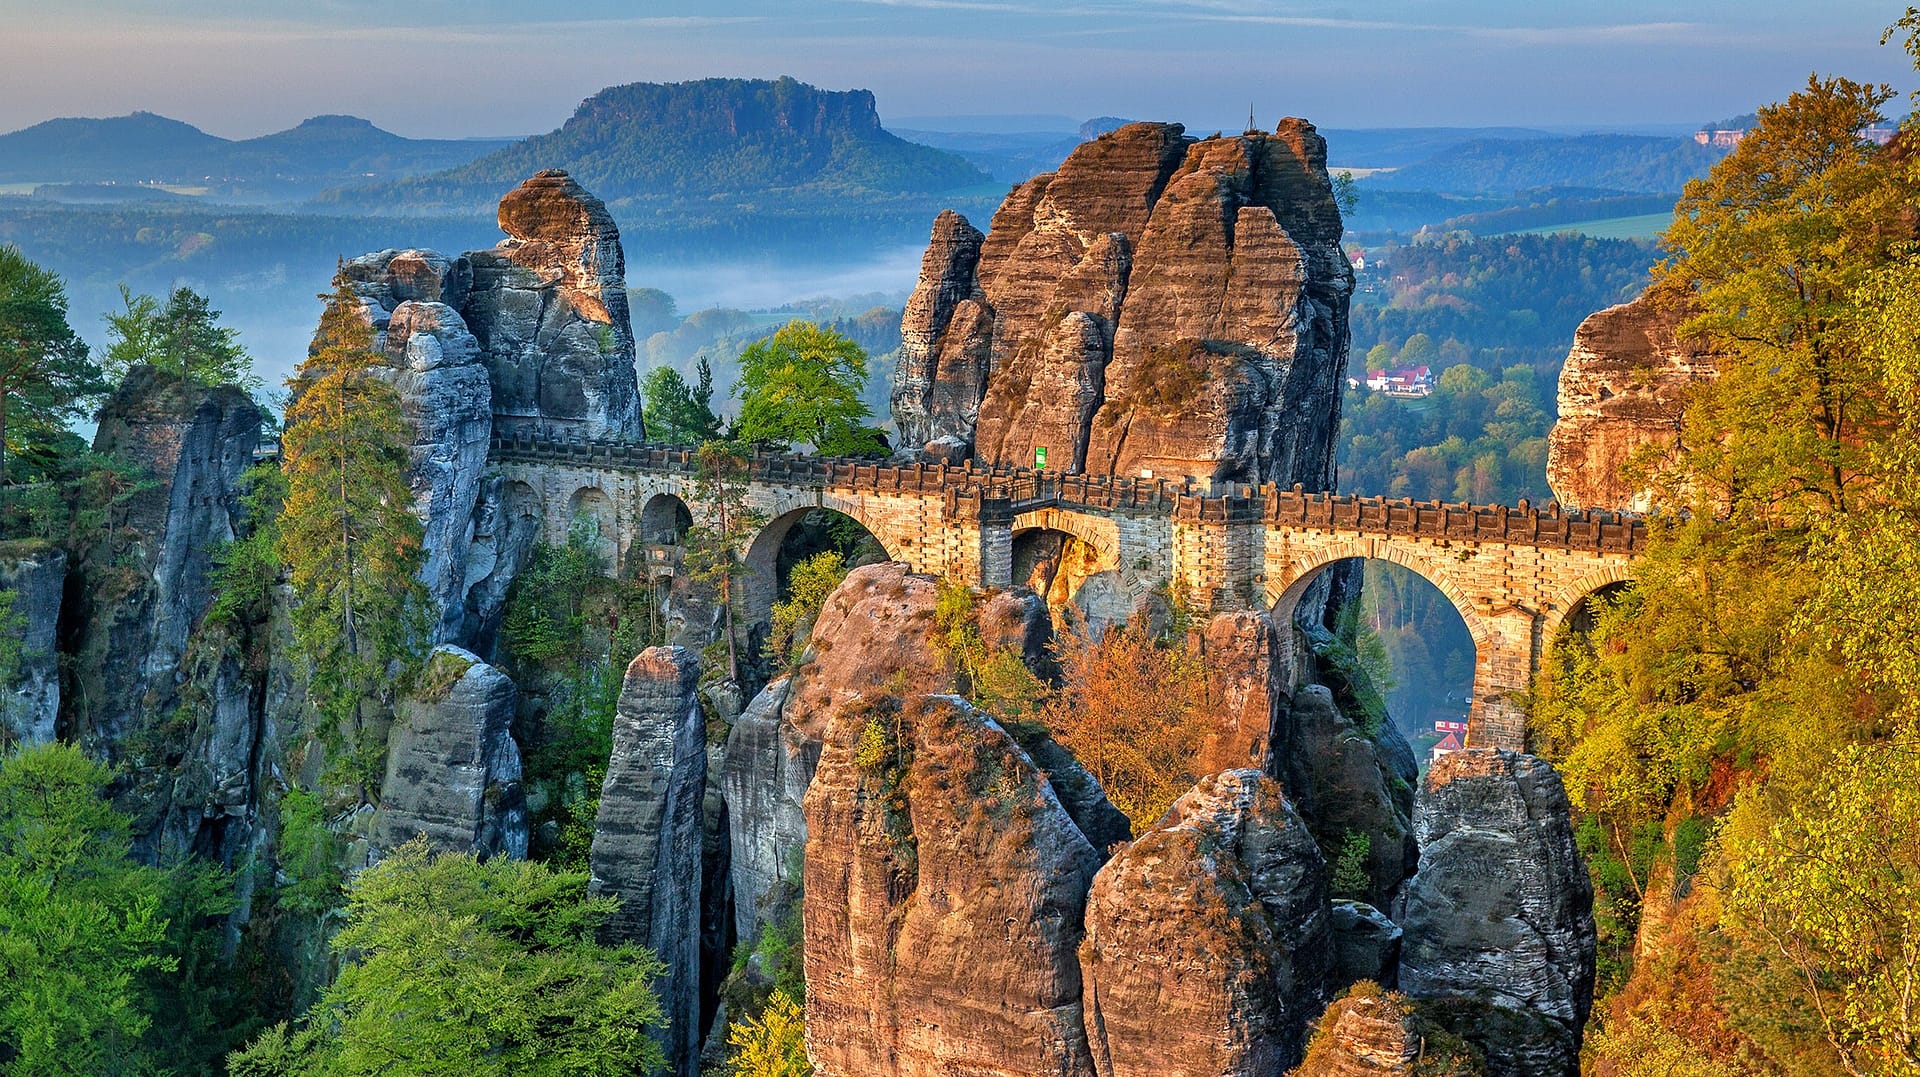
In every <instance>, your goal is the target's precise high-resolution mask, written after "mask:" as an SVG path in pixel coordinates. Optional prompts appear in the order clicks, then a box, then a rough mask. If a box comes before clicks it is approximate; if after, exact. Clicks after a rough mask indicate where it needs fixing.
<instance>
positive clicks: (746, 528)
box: [686, 441, 767, 683]
mask: <svg viewBox="0 0 1920 1077" xmlns="http://www.w3.org/2000/svg"><path fill="white" fill-rule="evenodd" d="M698 461H699V463H698V470H697V471H696V472H695V474H694V480H693V490H692V494H693V502H694V504H695V505H696V506H697V507H698V511H697V512H696V513H695V514H694V518H695V520H696V522H695V523H694V525H693V526H692V527H691V528H689V529H688V531H687V538H686V549H687V555H686V570H687V575H688V577H689V578H690V579H692V580H693V581H694V582H696V583H698V584H701V585H703V586H705V587H708V588H711V589H712V591H713V592H714V593H715V594H716V595H717V596H718V598H719V600H720V634H721V636H722V637H723V641H722V642H724V643H725V645H726V647H725V650H726V656H727V678H728V679H729V680H732V681H733V682H735V683H739V681H740V640H739V634H738V632H737V626H736V624H735V617H734V614H735V611H736V608H737V607H738V605H739V603H740V602H741V600H742V599H743V598H744V597H745V595H744V593H743V590H742V588H741V583H742V578H743V576H744V574H745V571H746V553H747V545H748V544H749V543H751V542H752V541H753V537H754V535H756V534H758V533H759V531H760V529H761V528H762V527H764V526H765V525H766V522H767V517H766V514H765V513H763V512H758V511H756V510H754V509H750V508H748V507H747V482H748V479H749V477H750V466H749V461H748V459H747V457H746V455H745V454H744V452H743V451H742V450H741V449H740V448H739V447H738V446H735V445H731V444H728V443H726V442H721V441H709V442H706V443H705V444H703V445H701V446H700V451H699V455H698Z"/></svg>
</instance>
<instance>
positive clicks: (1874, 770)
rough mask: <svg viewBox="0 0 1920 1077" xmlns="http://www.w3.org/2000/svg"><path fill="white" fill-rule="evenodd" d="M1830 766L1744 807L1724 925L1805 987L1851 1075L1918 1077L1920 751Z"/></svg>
mask: <svg viewBox="0 0 1920 1077" xmlns="http://www.w3.org/2000/svg"><path fill="white" fill-rule="evenodd" d="M1821 762H1822V763H1823V764H1824V765H1821V766H1818V767H1817V768H1815V769H1814V771H1813V773H1812V774H1811V775H1810V776H1809V780H1808V781H1807V783H1806V785H1805V786H1804V787H1800V788H1794V789H1793V790H1792V793H1793V796H1792V799H1791V800H1790V801H1788V800H1786V799H1785V798H1783V797H1782V796H1781V793H1782V792H1784V791H1783V790H1778V789H1776V790H1771V791H1768V790H1763V789H1757V788H1756V789H1752V790H1749V791H1748V792H1746V793H1744V794H1742V796H1741V797H1740V800H1739V801H1738V803H1737V804H1736V805H1735V807H1734V810H1733V813H1732V814H1731V815H1730V816H1729V818H1728V822H1727V826H1726V829H1725V831H1724V832H1723V834H1722V836H1721V839H1720V840H1721V855H1722V861H1723V864H1724V868H1725V872H1726V876H1725V880H1724V885H1725V901H1726V911H1727V915H1726V916H1725V917H1724V918H1723V923H1724V924H1725V926H1726V927H1727V929H1728V930H1730V931H1733V932H1736V933H1738V934H1739V935H1740V936H1742V937H1744V938H1746V939H1748V940H1750V941H1751V946H1752V949H1753V950H1755V951H1756V952H1767V953H1771V954H1776V955H1778V958H1779V960H1781V961H1784V962H1785V963H1786V964H1787V965H1788V966H1789V967H1790V968H1791V969H1792V970H1793V971H1794V972H1795V973H1797V974H1798V977H1799V978H1800V979H1801V981H1802V990H1803V991H1804V992H1805V993H1806V995H1807V997H1808V998H1809V999H1810V1001H1811V1002H1812V1003H1813V1006H1814V1009H1815V1012H1816V1013H1817V1014H1818V1015H1819V1019H1820V1024H1821V1027H1822V1029H1823V1030H1824V1032H1825V1034H1826V1038H1827V1040H1828V1042H1829V1043H1830V1044H1832V1046H1833V1049H1834V1050H1835V1051H1836V1052H1837V1053H1838V1054H1839V1056H1840V1058H1841V1060H1842V1063H1843V1064H1844V1065H1845V1066H1846V1068H1847V1070H1848V1072H1850V1073H1916V1072H1920V999H1916V997H1915V985H1916V984H1920V900H1916V899H1917V898H1920V744H1916V743H1913V742H1911V741H1903V742H1901V743H1898V744H1895V745H1848V746H1846V747H1844V748H1840V749H1838V750H1836V751H1835V752H1834V753H1833V754H1832V755H1831V756H1829V757H1828V758H1827V759H1824V760H1822V761H1821Z"/></svg>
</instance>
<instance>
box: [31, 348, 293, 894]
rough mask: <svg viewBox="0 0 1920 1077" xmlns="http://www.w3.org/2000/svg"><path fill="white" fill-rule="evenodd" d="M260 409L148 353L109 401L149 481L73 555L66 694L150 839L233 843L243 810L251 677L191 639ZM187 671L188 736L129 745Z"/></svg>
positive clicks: (98, 438) (169, 710)
mask: <svg viewBox="0 0 1920 1077" xmlns="http://www.w3.org/2000/svg"><path fill="white" fill-rule="evenodd" d="M263 419H264V415H263V414H262V412H261V411H260V409H259V407H258V406H256V405H255V404H254V402H253V400H252V399H251V398H250V397H248V396H247V394H246V393H244V392H241V391H240V390H239V389H235V388H232V387H230V386H229V387H221V388H214V389H203V388H200V387H197V386H193V385H189V384H187V383H184V382H182V381H180V380H179V379H177V378H174V377H172V376H171V375H165V374H161V373H159V372H157V371H154V370H152V369H150V368H147V367H137V368H135V369H134V370H133V371H132V372H131V373H130V374H128V376H127V378H126V380H125V381H124V382H123V383H122V384H121V386H120V388H119V389H118V390H116V391H115V392H114V394H113V396H112V397H111V398H110V399H109V400H108V401H107V403H106V405H105V406H104V407H103V408H102V409H101V411H100V419H99V427H98V430H97V432H96V434H95V436H94V448H95V449H96V450H98V451H100V452H105V453H111V454H114V455H117V456H119V457H120V458H121V459H124V460H127V461H130V462H132V463H134V464H135V465H137V466H139V467H141V468H142V469H144V471H145V472H146V474H147V475H148V476H149V477H151V479H152V480H153V485H152V486H150V487H148V488H146V489H144V490H140V491H138V492H136V493H134V494H133V495H132V496H131V497H129V498H128V499H127V501H126V502H125V504H124V514H123V515H117V516H116V519H115V526H114V527H113V528H112V529H111V531H110V532H109V533H108V535H105V536H103V537H102V538H101V539H100V541H99V542H98V543H97V544H96V545H95V546H94V547H93V548H92V549H89V550H88V551H87V552H86V553H85V555H84V556H83V558H82V559H81V560H80V562H79V563H78V564H76V565H74V566H72V571H74V572H75V573H77V575H78V576H79V578H78V579H77V580H75V581H72V582H71V584H70V591H71V593H73V594H75V595H77V596H78V597H79V598H80V601H79V602H78V603H77V604H76V608H73V609H70V610H68V611H66V614H65V616H67V617H71V618H72V619H73V627H72V630H71V631H72V637H71V638H73V639H74V641H75V650H76V654H75V670H76V676H77V678H78V691H76V692H74V693H72V694H71V695H70V696H68V697H67V698H66V699H65V700H64V701H63V705H64V707H65V710H66V714H67V723H68V726H69V728H71V730H72V731H73V735H74V736H75V738H76V739H77V740H78V741H79V742H80V743H81V744H82V746H84V747H85V748H86V749H87V750H88V751H89V752H90V753H92V754H94V755H96V756H98V757H100V758H102V759H104V760H107V761H109V762H110V763H113V764H116V765H118V764H125V765H126V768H127V771H128V774H129V780H128V783H127V786H126V791H125V795H124V796H123V798H122V804H123V806H124V807H126V808H128V809H129V810H131V811H132V812H133V813H134V815H135V830H136V833H137V834H138V835H139V838H140V841H141V843H142V845H143V847H145V846H150V845H154V844H160V843H163V842H164V843H167V844H172V845H174V846H175V847H179V848H187V847H195V846H200V847H202V848H203V851H206V852H208V853H209V854H210V855H216V856H224V855H226V854H227V853H228V852H230V850H228V849H226V848H224V847H218V846H221V841H220V840H219V838H218V835H219V833H220V832H221V831H222V830H223V829H224V823H225V821H226V820H228V819H243V818H245V817H246V816H247V814H248V804H249V802H250V800H251V798H252V795H253V773H252V764H253V751H252V749H253V746H254V744H255V743H256V740H257V738H258V735H259V731H258V728H257V726H258V716H257V714H256V712H255V710H254V708H253V706H252V701H251V699H250V698H249V696H250V692H251V688H250V685H249V678H247V677H244V676H242V675H241V671H240V669H239V668H238V662H239V659H238V657H237V656H235V655H233V654H231V653H228V652H226V651H225V650H224V649H222V648H219V647H217V646H213V647H208V648H205V649H203V650H202V651H201V652H200V653H198V654H195V653H194V652H193V651H192V650H191V648H190V644H191V642H192V641H193V639H194V637H195V634H196V631H197V629H198V628H199V626H200V624H201V620H202V618H203V617H204V616H205V614H206V611H207V607H208V605H209V604H210V603H211V602H212V599H213V593H212V588H211V587H210V584H209V580H210V574H211V572H212V570H213V567H214V566H213V554H214V552H215V551H216V550H218V549H219V548H220V547H221V545H222V544H224V543H226V542H230V541H232V540H233V538H234V537H235V526H236V523H238V522H240V517H241V507H240V493H241V489H240V486H241V483H240V477H241V473H242V472H244V471H245V470H246V469H247V467H248V466H250V465H251V464H252V462H253V454H254V450H255V449H256V448H258V446H259V443H260V428H261V423H262V420H263ZM63 631H64V630H63ZM222 666H225V667H227V668H225V669H221V668H219V667H222ZM189 667H193V668H189ZM190 684H191V685H192V688H193V691H194V692H195V693H204V694H205V696H204V698H196V703H197V704H199V705H197V706H195V708H194V717H193V720H192V722H191V723H190V728H189V731H188V733H187V734H186V736H185V737H184V738H182V737H181V736H179V735H178V734H173V735H170V736H169V737H167V738H165V741H166V743H164V744H160V743H158V742H157V741H156V742H153V747H154V750H153V751H152V752H151V753H150V754H139V755H136V756H129V755H128V754H127V753H128V750H129V745H131V744H141V743H147V741H146V739H145V738H135V737H133V736H131V734H133V733H134V732H135V731H136V730H138V729H141V728H143V727H147V726H153V727H158V726H162V725H165V724H166V723H168V722H171V721H172V720H173V719H174V717H175V715H176V713H177V712H178V711H179V710H180V709H181V707H182V706H183V705H184V704H185V702H186V695H187V691H188V688H189V685H190ZM210 844H211V845H212V846H216V847H211V848H210V847H208V846H209V845H210Z"/></svg>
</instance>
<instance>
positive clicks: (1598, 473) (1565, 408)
mask: <svg viewBox="0 0 1920 1077" xmlns="http://www.w3.org/2000/svg"><path fill="white" fill-rule="evenodd" d="M1684 320H1685V314H1684V312H1682V311H1680V310H1676V309H1673V308H1671V307H1670V306H1664V305H1662V304H1661V303H1660V302H1659V300H1658V298H1657V297H1655V296H1654V295H1652V294H1646V295H1642V296H1640V297H1639V298H1637V299H1635V300H1633V301H1632V302H1631V303H1622V304H1620V305H1619V306H1615V307H1608V308H1607V309H1606V310H1603V311H1600V312H1598V313H1596V314H1590V315H1588V316H1587V320H1586V321H1583V322H1581V323H1580V328H1579V330H1577V331H1576V332H1575V333H1574V335H1573V348H1572V349H1571V350H1570V351H1568V353H1567V362H1566V365H1565V366H1563V367H1561V369H1560V401H1559V407H1560V418H1559V419H1558V420H1557V421H1556V422H1555V423H1554V424H1553V431H1552V433H1551V434H1550V435H1548V438H1547V483H1548V485H1550V486H1552V487H1553V493H1554V496H1555V497H1557V498H1559V499H1560V502H1561V504H1563V505H1566V506H1568V507H1569V508H1597V509H1616V510H1624V511H1629V512H1646V511H1649V510H1650V509H1652V508H1653V507H1654V506H1653V491H1652V490H1650V489H1648V488H1646V486H1645V485H1644V484H1643V483H1642V482H1639V481H1635V480H1633V479H1631V478H1629V477H1628V476H1627V475H1625V474H1623V471H1622V467H1623V465H1625V464H1626V463H1627V462H1628V461H1629V460H1630V459H1631V458H1632V457H1633V456H1634V455H1635V454H1636V453H1638V454H1643V455H1644V454H1646V453H1649V452H1654V451H1658V450H1664V449H1666V448H1668V447H1670V446H1672V445H1674V444H1675V443H1676V442H1678V440H1679V438H1680V428H1681V420H1682V417H1683V414H1684V411H1685V407H1686V398H1687V395H1688V390H1689V389H1690V388H1691V387H1692V386H1693V385H1695V384H1697V383H1698V382H1701V381H1703V380H1707V379H1710V378H1712V377H1713V376H1714V374H1715V372H1716V370H1717V364H1716V361H1715V357H1714V354H1713V352H1712V351H1711V350H1710V347H1709V345H1708V344H1707V343H1706V342H1705V341H1702V340H1696V339H1688V340H1682V339H1681V338H1680V335H1679V332H1678V330H1679V326H1680V324H1681V322H1682V321H1684Z"/></svg>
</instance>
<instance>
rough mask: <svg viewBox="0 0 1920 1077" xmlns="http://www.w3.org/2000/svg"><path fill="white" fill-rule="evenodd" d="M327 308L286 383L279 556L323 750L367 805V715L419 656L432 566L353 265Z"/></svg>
mask: <svg viewBox="0 0 1920 1077" xmlns="http://www.w3.org/2000/svg"><path fill="white" fill-rule="evenodd" d="M323 298H325V299H326V302H327V307H326V310H325V312H324V313H323V314H322V315H321V318H320V328H319V331H318V332H317V333H316V334H315V336H314V342H313V349H312V351H311V353H310V354H309V355H308V357H307V359H306V360H305V361H304V362H302V363H301V364H300V366H299V368H298V369H297V370H296V371H295V373H294V376H293V377H292V378H291V379H290V380H289V381H288V383H287V384H288V388H289V389H291V390H292V391H293V393H294V400H293V402H292V404H291V405H289V406H288V408H287V429H286V434H285V436H284V437H283V439H282V447H281V452H282V466H283V468H284V469H285V471H286V476H287V497H286V504H285V507H284V509H283V511H282V513H281V517H280V547H279V554H280V559H281V561H282V562H283V563H285V564H286V566H287V570H288V578H289V579H290V580H291V582H292V584H293V590H294V597H295V600H296V601H295V605H294V609H293V637H294V648H295V651H296V652H297V654H298V656H299V659H300V662H301V665H302V666H303V668H304V670H305V672H306V674H307V682H308V683H307V690H308V698H309V699H310V700H311V701H312V703H313V705H314V707H315V709H316V711H317V712H318V714H319V716H320V718H321V727H320V735H321V737H322V739H323V742H324V743H327V744H328V746H329V748H330V749H333V750H338V751H339V752H340V755H339V756H338V757H336V758H335V759H333V760H331V762H330V765H331V766H333V767H334V768H336V770H338V771H339V772H340V773H341V774H342V776H344V777H347V778H349V779H351V780H354V781H357V782H359V784H360V786H361V788H362V794H363V796H364V795H365V790H366V789H367V788H368V787H369V785H370V784H371V783H372V782H373V781H374V780H375V777H376V775H377V773H378V771H379V767H380V756H381V753H382V752H383V750H384V749H383V746H382V745H380V744H378V743H375V740H377V738H374V737H371V736H370V735H368V733H367V726H366V717H367V716H366V711H365V708H366V705H367V703H368V701H369V700H371V699H374V698H375V697H377V696H378V695H379V694H380V693H382V692H383V691H386V690H387V689H388V688H389V686H390V685H391V684H392V683H393V678H392V677H391V676H390V671H389V667H390V666H393V665H396V664H397V665H399V666H400V667H401V668H402V669H403V670H411V668H412V667H413V666H414V665H415V664H416V663H417V662H418V661H419V658H420V652H421V645H422V640H423V637H424V628H425V609H426V602H427V598H426V590H425V588H424V587H423V586H422V585H421V583H420V582H419V579H418V572H419V568H420V563H421V560H422V558H423V556H424V555H423V552H422V550H421V545H420V543H421V534H422V532H421V524H420V521H419V519H418V518H417V517H415V516H414V515H413V495H412V492H411V491H410V490H409V489H408V486H407V478H406V470H407V448H408V445H409V444H410V443H411V442H412V437H413V435H412V431H411V430H410V429H409V428H408V423H407V420H406V418H405V416H404V415H403V414H402V413H401V410H400V397H399V394H398V393H397V392H396V391H395V390H394V388H393V386H392V385H391V384H389V383H388V382H387V381H385V380H384V379H382V378H381V377H379V376H378V374H377V373H376V370H375V368H376V367H377V366H379V365H380V363H381V359H380V356H379V355H377V354H376V353H374V351H373V350H372V347H373V331H372V329H371V328H370V327H369V326H368V325H367V323H366V322H365V320H363V319H362V317H361V315H360V303H359V299H358V298H357V297H356V296H355V295H354V293H353V289H352V286H351V285H350V284H349V282H348V281H347V277H346V270H345V268H344V267H342V269H341V270H340V271H339V272H338V273H336V274H335V276H334V292H333V294H332V295H331V296H326V297H323Z"/></svg>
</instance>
